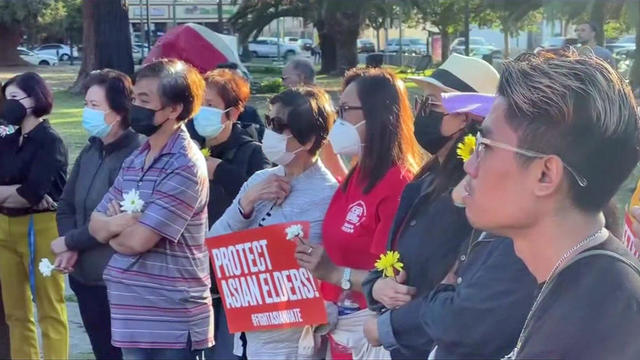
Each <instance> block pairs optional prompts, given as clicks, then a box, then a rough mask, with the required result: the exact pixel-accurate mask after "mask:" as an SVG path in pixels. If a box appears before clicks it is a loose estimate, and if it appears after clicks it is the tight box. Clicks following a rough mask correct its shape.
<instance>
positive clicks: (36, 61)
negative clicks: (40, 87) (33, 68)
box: [17, 47, 58, 66]
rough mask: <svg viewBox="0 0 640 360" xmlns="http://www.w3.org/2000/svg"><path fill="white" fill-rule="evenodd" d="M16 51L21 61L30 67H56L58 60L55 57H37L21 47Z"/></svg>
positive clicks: (37, 55)
mask: <svg viewBox="0 0 640 360" xmlns="http://www.w3.org/2000/svg"><path fill="white" fill-rule="evenodd" d="M17 50H18V54H19V55H20V57H21V58H22V60H24V61H26V62H28V63H30V64H32V65H46V66H55V65H58V58H57V57H55V56H49V55H39V54H36V53H34V52H33V51H29V50H27V49H25V48H21V47H19V48H18V49H17Z"/></svg>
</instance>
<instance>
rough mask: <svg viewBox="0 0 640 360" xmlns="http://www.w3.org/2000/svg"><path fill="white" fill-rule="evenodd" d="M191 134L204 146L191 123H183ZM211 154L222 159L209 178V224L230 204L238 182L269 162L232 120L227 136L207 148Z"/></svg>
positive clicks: (266, 166)
mask: <svg viewBox="0 0 640 360" xmlns="http://www.w3.org/2000/svg"><path fill="white" fill-rule="evenodd" d="M187 130H188V131H189V134H190V135H191V138H192V139H194V140H195V141H196V142H198V143H199V144H200V147H204V146H205V139H204V138H203V137H202V136H200V135H199V134H198V133H197V132H196V131H195V128H194V126H193V121H189V122H188V123H187ZM209 151H210V152H211V156H212V157H214V158H217V159H220V160H222V162H221V163H220V164H219V165H218V167H217V168H216V171H215V173H214V174H213V180H211V181H209V204H208V206H207V207H208V212H209V226H211V225H213V224H214V223H215V222H216V221H217V220H218V219H219V218H220V217H221V216H222V214H223V213H224V211H225V210H227V208H228V207H229V205H231V203H232V202H233V199H235V197H236V196H237V195H238V192H240V188H241V187H242V184H244V183H245V181H247V179H248V178H249V177H250V176H251V175H253V173H255V172H256V171H259V170H262V169H266V168H268V167H270V166H271V164H270V163H269V160H267V158H266V157H265V156H264V153H262V146H261V145H260V144H259V143H257V142H256V141H255V139H253V138H252V137H251V136H250V135H249V134H248V133H247V132H246V131H245V130H244V129H242V128H241V127H240V125H239V124H238V123H237V122H235V123H234V124H233V128H232V129H231V134H230V135H229V139H227V141H225V142H224V143H222V144H219V145H216V146H212V147H210V148H209Z"/></svg>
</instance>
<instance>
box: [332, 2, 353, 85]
mask: <svg viewBox="0 0 640 360" xmlns="http://www.w3.org/2000/svg"><path fill="white" fill-rule="evenodd" d="M358 17H359V15H358V14H357V12H350V11H345V12H339V13H338V14H337V16H336V18H335V20H336V25H337V26H330V27H329V29H331V31H333V32H334V38H335V39H336V55H337V65H338V66H337V69H336V71H337V75H344V73H345V72H346V71H347V70H349V69H351V68H354V67H356V66H357V65H358V44H357V41H358V35H359V34H360V21H358V20H357V19H358Z"/></svg>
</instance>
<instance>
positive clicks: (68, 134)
mask: <svg viewBox="0 0 640 360" xmlns="http://www.w3.org/2000/svg"><path fill="white" fill-rule="evenodd" d="M28 70H31V71H33V70H34V68H0V81H4V80H6V79H8V78H9V77H11V76H13V75H14V74H17V73H21V72H23V71H28ZM37 70H38V72H39V73H40V74H41V75H42V76H43V77H44V78H45V79H46V80H47V82H48V83H49V84H50V86H51V87H52V89H53V91H54V110H53V113H52V114H51V116H50V120H51V122H52V124H53V126H54V127H55V128H56V130H58V132H59V133H60V134H61V135H62V137H63V139H64V141H65V143H66V144H67V146H68V148H69V162H70V166H71V164H73V161H75V158H76V157H77V155H78V153H79V152H80V150H81V149H82V148H83V147H84V145H85V144H86V142H87V134H86V132H85V131H84V129H83V128H82V124H81V117H82V108H83V106H84V101H83V98H82V96H75V95H72V94H70V93H69V92H68V91H66V88H68V87H69V86H70V85H71V84H72V83H73V80H74V79H75V75H76V74H77V71H78V67H77V66H75V67H73V66H68V65H65V66H58V67H45V68H42V67H41V68H38V69H37ZM252 70H253V69H252ZM255 70H257V71H252V76H253V77H254V80H257V81H265V80H271V79H278V78H280V73H279V72H278V71H277V70H276V69H268V70H267V71H260V70H261V69H255ZM428 74H429V72H426V73H424V74H419V75H420V76H425V75H428ZM398 75H399V76H400V77H401V78H403V79H404V78H406V77H407V76H412V75H414V74H407V73H404V72H401V73H399V74H398ZM316 82H317V83H318V85H319V86H322V87H323V88H324V89H326V90H327V91H328V92H329V93H330V94H331V96H332V98H333V100H334V102H335V103H336V104H337V100H338V97H339V91H340V88H341V82H342V78H340V77H336V76H328V75H318V76H317V78H316ZM407 88H408V90H409V94H410V96H411V98H413V97H414V96H417V95H420V94H421V91H420V88H419V87H418V86H417V85H416V84H414V83H413V82H411V81H407ZM273 95H274V94H256V95H252V96H251V99H250V101H249V104H250V105H252V106H255V107H256V108H257V109H258V113H259V114H264V113H265V112H266V110H267V102H268V100H269V97H271V96H273ZM638 178H640V166H639V167H637V168H636V169H635V170H634V172H633V173H632V174H631V176H630V177H629V179H627V181H626V182H625V184H624V185H623V186H622V187H621V189H620V191H619V192H618V194H616V196H615V199H614V200H615V202H616V204H617V205H618V209H619V210H620V214H621V215H622V214H623V209H624V206H625V205H626V203H627V202H628V200H629V197H630V196H631V194H632V193H633V190H634V188H635V185H636V182H637V181H638Z"/></svg>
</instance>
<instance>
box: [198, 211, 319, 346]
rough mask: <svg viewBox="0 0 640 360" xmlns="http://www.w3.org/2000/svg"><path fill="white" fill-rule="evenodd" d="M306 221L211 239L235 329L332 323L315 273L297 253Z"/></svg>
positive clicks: (231, 325) (221, 288) (215, 265)
mask: <svg viewBox="0 0 640 360" xmlns="http://www.w3.org/2000/svg"><path fill="white" fill-rule="evenodd" d="M296 225H298V226H301V229H300V228H299V229H300V230H302V231H303V232H304V233H305V234H308V233H309V223H308V222H306V221H300V222H291V223H284V224H277V225H271V226H265V227H259V228H255V229H251V230H245V231H238V232H234V233H231V234H227V235H221V236H215V237H211V238H208V239H207V247H208V248H209V254H210V258H211V264H212V265H213V270H214V272H215V277H216V283H217V285H218V290H219V291H220V295H221V296H222V302H223V304H224V309H225V312H226V315H227V323H228V324H227V325H228V326H229V331H230V332H232V333H235V332H241V331H255V330H267V329H281V328H292V327H301V326H304V325H317V324H324V323H326V322H327V312H326V310H325V307H324V301H323V300H322V297H321V296H320V293H319V291H318V284H317V282H316V280H315V279H314V278H313V277H312V276H311V273H310V272H309V271H308V270H307V269H304V268H301V267H300V266H299V265H298V263H297V262H296V259H295V257H294V254H295V248H296V240H295V239H291V240H288V239H287V237H288V235H287V234H288V233H289V234H290V235H289V236H291V234H292V233H296V231H295V230H296V227H292V226H296Z"/></svg>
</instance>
